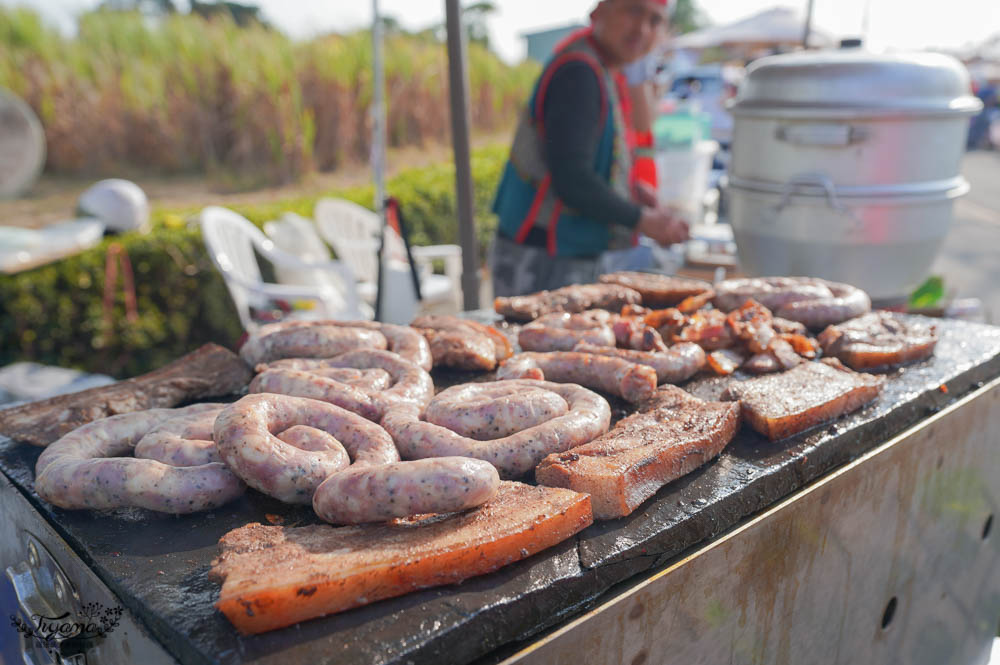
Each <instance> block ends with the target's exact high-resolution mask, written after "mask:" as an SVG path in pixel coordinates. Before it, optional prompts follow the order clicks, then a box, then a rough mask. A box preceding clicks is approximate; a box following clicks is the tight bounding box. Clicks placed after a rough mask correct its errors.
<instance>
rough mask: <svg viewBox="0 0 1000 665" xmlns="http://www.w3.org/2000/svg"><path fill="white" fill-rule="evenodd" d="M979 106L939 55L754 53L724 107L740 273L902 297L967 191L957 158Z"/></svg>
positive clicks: (959, 73)
mask: <svg viewBox="0 0 1000 665" xmlns="http://www.w3.org/2000/svg"><path fill="white" fill-rule="evenodd" d="M980 106H981V103H980V102H979V100H978V99H976V98H975V97H973V96H972V95H971V94H970V86H969V76H968V72H967V71H966V70H965V67H964V66H963V65H962V64H961V63H959V62H958V61H957V60H955V59H954V58H951V57H948V56H944V55H939V54H926V53H920V54H893V55H876V54H872V53H868V52H865V51H861V50H858V49H852V50H841V51H827V52H809V53H797V54H789V55H780V56H773V57H768V58H762V59H761V60H759V61H757V62H756V63H754V64H753V65H752V66H751V67H750V69H749V71H748V73H747V77H746V80H745V81H744V83H743V85H742V86H741V89H740V93H739V95H738V97H737V100H736V102H735V103H734V104H733V106H732V107H731V110H732V112H733V115H734V132H733V159H732V165H731V171H730V177H729V178H728V191H729V198H730V209H731V222H732V225H733V231H734V235H735V237H736V243H737V247H738V250H739V253H740V264H741V267H742V268H743V270H744V271H746V272H747V273H749V274H753V275H770V274H808V275H815V276H820V277H825V278H828V279H834V280H839V281H847V282H850V283H853V284H856V285H858V286H860V287H862V288H864V289H866V290H867V291H869V293H871V295H872V296H873V297H875V298H892V297H896V296H899V295H902V294H905V293H906V292H907V291H908V290H910V289H911V288H913V287H914V286H916V285H917V284H918V283H919V282H920V281H922V280H923V279H924V278H925V276H926V274H927V271H928V270H929V269H930V266H931V264H932V263H933V261H934V258H935V256H936V254H937V251H938V249H939V247H940V244H941V241H942V240H943V238H944V236H945V235H946V234H947V231H948V228H949V226H950V224H951V217H952V210H951V208H952V202H953V201H954V199H955V198H957V197H958V196H961V195H962V194H964V193H965V192H966V191H967V190H968V185H967V184H966V183H965V181H964V179H962V177H961V176H960V175H959V168H960V163H961V158H962V155H963V153H964V149H965V137H966V133H967V130H968V118H969V116H970V115H972V114H974V113H976V112H977V111H978V110H979V108H980Z"/></svg>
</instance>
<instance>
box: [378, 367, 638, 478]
mask: <svg viewBox="0 0 1000 665" xmlns="http://www.w3.org/2000/svg"><path fill="white" fill-rule="evenodd" d="M647 369H648V368H647ZM649 371H650V372H651V373H652V370H649ZM540 391H547V392H551V393H554V394H555V395H556V396H558V397H559V398H561V399H562V400H563V401H564V402H565V403H566V411H565V412H562V411H561V410H560V409H559V407H558V405H556V407H555V412H554V417H553V418H552V419H551V420H548V421H545V422H540V420H541V418H539V417H537V415H530V414H532V413H533V412H535V413H536V414H537V412H542V413H545V412H548V410H550V409H552V408H553V401H552V400H547V399H543V398H540V394H539V393H540ZM477 395H478V396H481V397H482V398H483V399H482V400H481V402H480V404H479V408H481V409H482V410H483V411H484V412H485V413H484V414H482V415H481V416H479V417H477V418H478V422H483V421H490V416H491V415H492V422H493V423H494V425H495V427H496V429H495V432H496V433H497V434H498V438H492V439H489V440H483V441H478V440H476V439H474V438H471V437H469V436H463V435H462V434H460V433H458V432H455V431H452V430H451V429H448V428H447V427H442V426H441V425H437V424H434V423H432V422H427V421H425V420H421V419H420V416H419V414H418V412H417V411H416V409H414V408H412V407H411V408H403V409H394V410H392V411H390V412H389V413H387V414H386V415H385V417H384V418H383V419H382V425H383V427H385V429H386V430H387V431H388V432H389V434H391V435H392V438H393V440H394V441H395V442H396V446H397V447H398V448H399V450H400V453H401V454H402V456H403V457H404V458H406V459H423V458H427V457H447V456H451V455H461V456H463V457H473V458H476V459H481V460H485V461H487V462H490V463H491V464H493V466H495V467H496V468H497V470H498V471H499V472H500V476H501V477H503V478H516V477H518V476H521V475H523V474H525V473H528V472H529V471H531V470H532V469H533V468H534V467H535V466H536V465H537V464H538V462H540V461H541V460H542V459H543V458H544V457H545V456H546V455H548V454H550V453H553V452H560V451H563V450H568V449H569V448H572V447H574V446H579V445H581V444H583V443H586V442H587V441H590V440H591V439H593V438H595V437H597V436H599V435H600V434H603V433H604V432H606V431H607V430H608V425H609V424H610V422H611V407H610V406H608V403H607V401H606V400H605V399H604V398H603V397H601V396H600V395H597V394H595V393H593V392H591V391H590V390H587V389H586V388H582V387H581V386H576V385H569V384H559V383H551V382H548V381H533V380H511V381H498V382H495V383H474V384H465V385H459V386H453V387H451V388H448V389H447V390H444V391H442V392H441V393H440V394H438V395H437V396H436V397H435V398H434V400H432V402H431V404H430V406H429V407H428V410H429V411H430V412H432V413H438V418H439V420H440V419H441V415H440V412H439V409H438V408H437V407H436V406H435V402H436V401H437V400H439V399H443V400H446V401H448V400H452V401H453V402H454V401H461V400H469V399H472V398H473V397H474V396H477ZM540 399H543V403H542V404H541V405H537V404H535V402H536V401H538V400H540ZM493 400H497V401H498V402H500V404H499V405H493V404H492V401H493ZM510 400H518V401H519V402H520V404H521V408H523V409H524V412H525V414H527V415H524V414H517V413H516V409H517V407H513V408H512V407H511V406H509V405H506V404H504V403H505V402H508V401H510ZM511 414H514V415H511ZM506 418H509V419H510V421H508V422H504V420H505V419H506ZM455 419H458V420H461V419H462V415H461V413H457V414H456V415H455ZM474 420H476V419H474ZM445 422H446V420H445ZM528 422H536V423H537V424H535V425H534V426H530V427H527V428H526V429H518V427H520V426H521V425H522V424H526V423H528ZM459 429H464V431H467V432H470V431H473V430H476V426H475V425H473V427H471V428H470V427H465V428H462V427H460V428H459ZM478 431H479V432H480V434H481V435H484V436H485V435H486V434H487V432H486V431H484V430H483V429H482V428H481V427H480V428H479V430H478ZM507 432H512V433H510V434H507V435H506V436H504V434H505V433H507Z"/></svg>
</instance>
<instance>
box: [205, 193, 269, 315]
mask: <svg viewBox="0 0 1000 665" xmlns="http://www.w3.org/2000/svg"><path fill="white" fill-rule="evenodd" d="M199 221H200V224H201V234H202V238H203V239H204V241H205V246H206V247H207V248H208V253H209V256H210V257H211V258H212V262H213V263H214V264H215V267H216V268H218V269H219V272H220V273H222V276H223V278H224V279H225V282H226V287H227V288H228V289H229V294H230V295H231V296H232V298H233V303H234V304H235V305H236V311H237V313H238V314H239V316H240V321H241V322H242V323H243V326H244V327H247V326H249V325H251V324H252V321H251V317H250V305H251V304H253V305H259V304H261V303H258V302H257V300H259V298H257V297H255V296H254V294H252V293H251V292H250V291H249V290H248V289H247V288H246V287H244V286H243V285H241V284H240V283H239V281H242V282H244V283H250V284H260V283H262V282H263V279H262V278H261V274H260V268H259V266H258V265H257V257H256V256H255V255H254V241H255V240H256V241H257V243H259V244H261V245H262V246H266V245H270V241H269V240H268V239H267V237H266V236H265V235H264V234H263V233H262V232H261V231H260V229H258V228H257V227H256V226H254V225H253V224H252V223H251V222H250V221H249V220H247V219H246V218H245V217H243V216H241V215H239V214H237V213H235V212H233V211H232V210H228V209H226V208H222V207H219V206H208V207H207V208H205V209H204V210H202V211H201V214H200V215H199ZM234 278H235V280H234Z"/></svg>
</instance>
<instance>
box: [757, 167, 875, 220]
mask: <svg viewBox="0 0 1000 665" xmlns="http://www.w3.org/2000/svg"><path fill="white" fill-rule="evenodd" d="M816 188H821V189H822V190H823V192H824V193H825V194H826V204H827V205H828V206H830V208H831V209H833V210H835V211H837V212H839V213H840V214H842V215H846V216H847V217H850V218H851V220H852V221H853V224H852V226H851V231H852V232H855V233H856V232H860V231H861V230H862V229H863V228H864V223H863V222H862V221H861V220H860V219H858V217H857V215H855V214H854V211H853V210H851V208H850V206H847V205H845V204H844V203H842V202H841V200H840V198H839V197H838V196H837V188H836V186H835V185H834V184H833V181H832V180H830V177H829V176H827V175H825V174H823V173H800V174H799V175H796V176H792V177H791V178H789V180H788V182H786V183H785V186H784V188H783V189H784V191H783V193H782V195H781V200H780V201H779V202H778V204H777V205H776V206H774V217H775V218H777V216H778V215H779V214H780V213H781V211H782V210H784V209H785V207H786V206H787V205H788V203H789V202H790V201H791V199H792V196H793V195H795V194H798V193H809V192H804V191H803V190H807V189H813V190H815V189H816Z"/></svg>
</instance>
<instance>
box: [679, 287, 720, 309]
mask: <svg viewBox="0 0 1000 665" xmlns="http://www.w3.org/2000/svg"><path fill="white" fill-rule="evenodd" d="M714 297H715V291H713V290H711V289H709V290H708V291H705V292H704V293H699V294H698V295H696V296H688V297H687V298H685V299H684V300H682V301H680V302H679V303H678V304H677V309H678V310H680V311H681V312H683V313H684V314H691V313H692V312H696V311H698V310H699V309H701V308H703V307H704V306H705V305H707V304H708V303H710V302H712V298H714Z"/></svg>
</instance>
